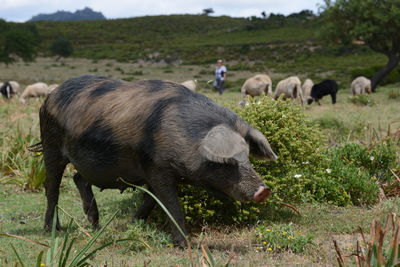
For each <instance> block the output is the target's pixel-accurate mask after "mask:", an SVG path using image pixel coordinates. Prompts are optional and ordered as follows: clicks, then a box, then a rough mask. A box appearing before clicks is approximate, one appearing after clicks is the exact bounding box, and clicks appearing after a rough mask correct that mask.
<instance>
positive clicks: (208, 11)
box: [202, 8, 214, 16]
mask: <svg viewBox="0 0 400 267" xmlns="http://www.w3.org/2000/svg"><path fill="white" fill-rule="evenodd" d="M213 13H214V9H212V8H205V9H203V12H202V14H203V15H205V16H208V15H210V14H213Z"/></svg>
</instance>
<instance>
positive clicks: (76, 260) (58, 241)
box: [2, 211, 127, 267]
mask: <svg viewBox="0 0 400 267" xmlns="http://www.w3.org/2000/svg"><path fill="white" fill-rule="evenodd" d="M117 213H118V211H116V212H115V213H114V214H113V216H111V218H110V219H109V220H108V221H107V222H106V223H105V225H104V226H103V227H102V228H101V229H100V230H99V231H98V232H97V233H96V234H95V235H94V236H93V237H91V238H90V240H89V241H88V243H87V244H86V245H85V246H84V247H83V248H80V249H78V250H77V249H74V245H76V243H75V239H76V238H72V239H71V238H70V228H71V226H72V222H73V219H71V220H70V223H69V225H68V228H67V229H66V231H65V234H64V237H63V238H60V237H58V236H57V234H56V221H57V212H56V213H55V215H54V219H53V227H52V231H51V240H50V246H47V245H44V244H40V243H38V242H34V241H33V242H34V243H36V244H40V245H44V246H46V247H48V250H47V253H46V258H45V264H43V263H42V258H43V254H44V251H41V252H40V253H39V254H38V256H37V258H36V264H35V266H37V267H40V266H58V267H83V266H90V264H89V262H88V260H89V259H90V258H91V257H93V256H94V255H95V254H96V253H97V252H98V251H100V250H102V249H105V248H106V247H108V246H110V245H112V244H114V243H118V242H122V241H127V240H126V239H121V240H115V241H111V242H108V243H107V244H105V245H101V246H99V247H97V248H95V249H93V250H92V251H90V252H88V251H89V249H91V247H92V246H93V245H94V243H95V242H96V240H97V239H98V238H99V237H100V235H101V234H102V233H103V232H104V230H105V229H106V227H107V226H108V225H109V224H110V223H111V221H112V220H113V219H114V218H115V216H116V215H117ZM2 235H5V236H10V237H16V238H19V239H24V238H23V237H19V236H15V235H13V236H12V235H7V234H2ZM25 240H26V239H25ZM27 241H30V240H27ZM31 242H32V241H31ZM11 248H12V250H13V252H14V253H15V254H16V256H17V258H18V261H19V263H20V264H21V266H25V264H24V262H23V261H22V259H21V256H20V254H19V253H18V252H17V250H16V249H15V247H14V246H13V245H11ZM71 258H72V259H71ZM16 266H17V264H16ZM27 266H30V265H27Z"/></svg>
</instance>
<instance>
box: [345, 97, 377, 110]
mask: <svg viewBox="0 0 400 267" xmlns="http://www.w3.org/2000/svg"><path fill="white" fill-rule="evenodd" d="M349 101H350V102H351V103H353V104H356V105H361V106H370V107H372V106H375V105H376V103H375V101H374V100H373V99H372V97H371V96H370V95H366V94H364V95H356V96H352V97H350V98H349Z"/></svg>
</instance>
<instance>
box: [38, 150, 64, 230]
mask: <svg viewBox="0 0 400 267" xmlns="http://www.w3.org/2000/svg"><path fill="white" fill-rule="evenodd" d="M43 155H44V164H45V167H46V180H45V182H44V188H45V192H46V198H47V210H46V215H45V219H44V228H45V230H47V231H49V230H51V228H52V225H53V217H54V213H55V212H56V206H57V204H58V197H59V195H60V184H61V179H62V176H63V173H64V169H65V166H66V165H67V164H68V161H67V160H66V159H64V158H63V157H62V155H61V153H60V152H59V151H58V150H57V149H48V148H46V146H45V145H43ZM56 229H57V230H61V226H60V222H59V219H58V217H57V222H56Z"/></svg>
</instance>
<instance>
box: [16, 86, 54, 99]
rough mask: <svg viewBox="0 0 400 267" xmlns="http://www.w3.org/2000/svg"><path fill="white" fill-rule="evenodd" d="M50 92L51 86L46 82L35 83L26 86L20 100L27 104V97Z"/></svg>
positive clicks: (45, 94) (39, 95) (40, 95)
mask: <svg viewBox="0 0 400 267" xmlns="http://www.w3.org/2000/svg"><path fill="white" fill-rule="evenodd" d="M49 93H50V91H49V86H48V85H47V84H46V83H34V84H31V85H28V86H27V87H26V88H25V90H24V92H23V93H22V95H21V97H20V98H19V101H20V102H21V103H23V104H25V103H26V99H27V98H30V97H42V96H47V95H48V94H49Z"/></svg>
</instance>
